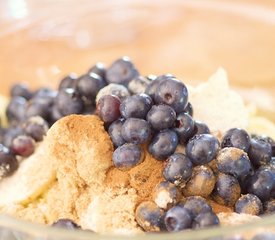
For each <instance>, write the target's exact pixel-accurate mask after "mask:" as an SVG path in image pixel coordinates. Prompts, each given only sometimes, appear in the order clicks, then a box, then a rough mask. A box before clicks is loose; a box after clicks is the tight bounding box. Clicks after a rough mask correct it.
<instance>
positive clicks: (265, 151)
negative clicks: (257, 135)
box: [248, 139, 272, 168]
mask: <svg viewBox="0 0 275 240" xmlns="http://www.w3.org/2000/svg"><path fill="white" fill-rule="evenodd" d="M248 156H249V159H250V161H251V163H252V164H253V165H254V167H256V168H257V167H260V166H262V165H266V164H268V163H269V162H270V161H271V157H272V148H271V144H270V143H268V142H266V141H264V140H262V139H251V145H250V148H249V150H248Z"/></svg>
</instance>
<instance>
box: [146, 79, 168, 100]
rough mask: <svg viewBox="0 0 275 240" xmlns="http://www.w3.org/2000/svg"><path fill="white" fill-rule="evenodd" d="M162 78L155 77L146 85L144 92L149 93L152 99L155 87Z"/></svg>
mask: <svg viewBox="0 0 275 240" xmlns="http://www.w3.org/2000/svg"><path fill="white" fill-rule="evenodd" d="M163 80H164V79H163V78H159V77H157V78H156V79H155V80H153V81H152V82H150V83H149V85H148V86H147V87H146V89H145V93H146V94H147V95H149V96H150V97H151V98H152V99H153V100H154V98H155V94H156V90H157V87H158V85H159V84H160V83H161V82H162V81H163Z"/></svg>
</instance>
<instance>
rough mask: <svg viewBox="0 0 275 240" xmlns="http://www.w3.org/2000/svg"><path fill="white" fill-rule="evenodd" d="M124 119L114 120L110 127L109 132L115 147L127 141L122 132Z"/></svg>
mask: <svg viewBox="0 0 275 240" xmlns="http://www.w3.org/2000/svg"><path fill="white" fill-rule="evenodd" d="M124 121H125V120H124V119H118V120H116V121H115V122H113V123H112V124H111V125H110V127H109V129H108V133H109V135H110V138H111V140H112V142H113V144H114V146H115V147H119V146H121V145H123V144H124V143H126V141H125V139H124V138H123V137H122V134H121V128H122V125H123V123H124Z"/></svg>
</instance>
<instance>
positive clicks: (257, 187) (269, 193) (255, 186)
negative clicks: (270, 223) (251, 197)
mask: <svg viewBox="0 0 275 240" xmlns="http://www.w3.org/2000/svg"><path fill="white" fill-rule="evenodd" d="M246 187H247V189H246V190H247V192H248V193H252V194H255V195H256V196H257V197H258V198H260V199H261V200H262V201H268V200H269V199H271V198H274V197H275V171H274V170H271V169H267V168H264V169H258V170H257V171H256V172H255V174H254V175H252V176H250V177H248V179H247V185H246Z"/></svg>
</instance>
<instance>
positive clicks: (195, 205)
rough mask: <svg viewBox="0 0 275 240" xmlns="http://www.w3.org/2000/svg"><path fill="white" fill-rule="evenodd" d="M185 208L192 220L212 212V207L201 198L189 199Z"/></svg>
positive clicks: (193, 197)
mask: <svg viewBox="0 0 275 240" xmlns="http://www.w3.org/2000/svg"><path fill="white" fill-rule="evenodd" d="M184 208H186V209H187V210H189V212H190V214H191V217H192V218H195V217H196V216H198V215H199V214H200V213H206V212H212V208H211V206H210V205H209V204H208V203H207V202H206V200H205V199H204V198H203V197H200V196H192V197H187V198H186V201H185V203H184Z"/></svg>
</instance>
